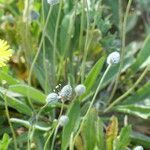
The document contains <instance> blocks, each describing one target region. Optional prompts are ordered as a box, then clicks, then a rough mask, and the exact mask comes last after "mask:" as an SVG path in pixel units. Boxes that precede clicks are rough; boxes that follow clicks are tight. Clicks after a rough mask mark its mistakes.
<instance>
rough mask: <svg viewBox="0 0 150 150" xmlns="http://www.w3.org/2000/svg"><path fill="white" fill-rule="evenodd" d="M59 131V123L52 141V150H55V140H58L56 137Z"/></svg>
mask: <svg viewBox="0 0 150 150" xmlns="http://www.w3.org/2000/svg"><path fill="white" fill-rule="evenodd" d="M58 129H59V123H58V125H57V126H56V129H55V132H54V136H53V139H52V146H51V150H54V144H55V139H56V136H57V132H58Z"/></svg>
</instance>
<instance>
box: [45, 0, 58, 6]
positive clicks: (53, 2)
mask: <svg viewBox="0 0 150 150" xmlns="http://www.w3.org/2000/svg"><path fill="white" fill-rule="evenodd" d="M47 3H48V4H50V5H55V4H57V3H59V0H47Z"/></svg>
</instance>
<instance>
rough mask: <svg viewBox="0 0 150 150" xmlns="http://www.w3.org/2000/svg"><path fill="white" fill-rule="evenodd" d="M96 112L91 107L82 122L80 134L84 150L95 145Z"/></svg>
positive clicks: (88, 149) (91, 148) (89, 149)
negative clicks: (83, 142)
mask: <svg viewBox="0 0 150 150" xmlns="http://www.w3.org/2000/svg"><path fill="white" fill-rule="evenodd" d="M97 118H98V117H97V112H96V111H95V110H94V109H92V110H91V111H90V113H89V115H88V117H87V120H86V121H85V123H84V126H83V130H82V136H83V138H84V139H85V140H84V141H85V149H86V150H93V149H94V147H95V146H96V141H97V137H96V131H97V129H96V128H97V126H96V122H97Z"/></svg>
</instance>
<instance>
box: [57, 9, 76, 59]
mask: <svg viewBox="0 0 150 150" xmlns="http://www.w3.org/2000/svg"><path fill="white" fill-rule="evenodd" d="M74 22H75V12H74V11H72V12H70V13H68V14H67V15H65V16H64V18H63V20H62V24H61V31H60V49H61V54H62V56H63V57H64V56H65V55H66V54H67V51H68V50H69V49H68V47H69V45H70V41H71V38H72V36H73V34H74Z"/></svg>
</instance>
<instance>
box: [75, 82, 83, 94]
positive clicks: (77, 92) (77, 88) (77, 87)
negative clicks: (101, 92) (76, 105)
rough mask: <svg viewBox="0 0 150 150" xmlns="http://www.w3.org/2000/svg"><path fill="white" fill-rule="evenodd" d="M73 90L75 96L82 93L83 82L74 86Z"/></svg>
mask: <svg viewBox="0 0 150 150" xmlns="http://www.w3.org/2000/svg"><path fill="white" fill-rule="evenodd" d="M74 90H75V93H76V95H77V96H81V95H82V94H84V93H85V91H86V87H85V86H84V85H83V84H79V85H77V86H76V87H75V89H74Z"/></svg>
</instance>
